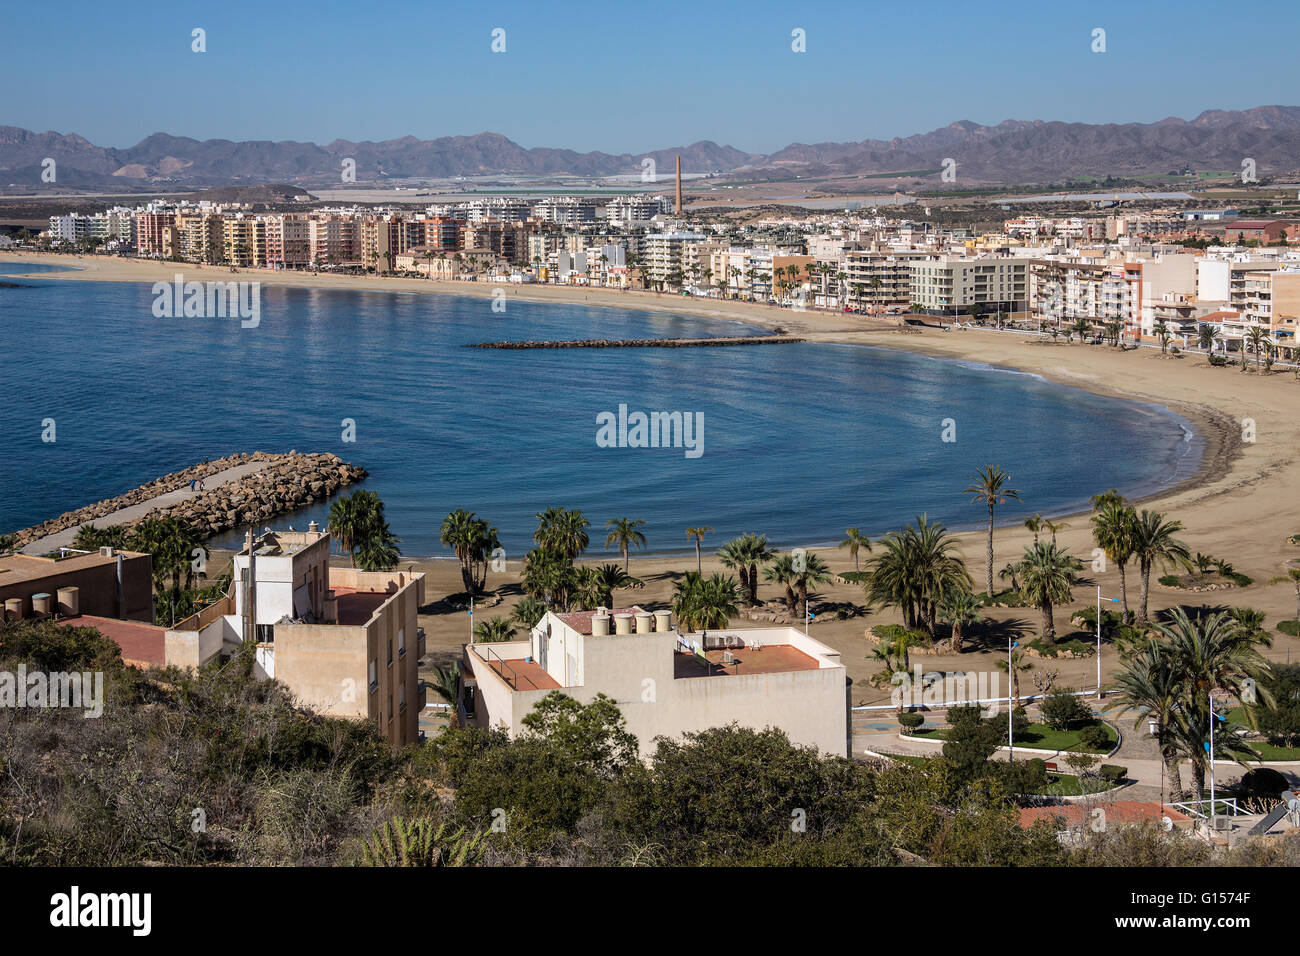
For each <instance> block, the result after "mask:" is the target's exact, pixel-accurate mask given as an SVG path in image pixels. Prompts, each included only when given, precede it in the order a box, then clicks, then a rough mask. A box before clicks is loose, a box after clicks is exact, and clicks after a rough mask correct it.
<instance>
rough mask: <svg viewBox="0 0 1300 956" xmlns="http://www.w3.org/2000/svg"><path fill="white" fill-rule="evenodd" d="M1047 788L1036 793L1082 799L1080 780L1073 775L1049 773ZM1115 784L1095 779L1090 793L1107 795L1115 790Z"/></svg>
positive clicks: (1091, 784) (1090, 787)
mask: <svg viewBox="0 0 1300 956" xmlns="http://www.w3.org/2000/svg"><path fill="white" fill-rule="evenodd" d="M1047 781H1048V782H1047V786H1046V787H1043V788H1042V789H1041V790H1038V791H1036V793H1038V794H1039V795H1041V796H1045V797H1081V796H1083V792H1084V791H1083V788H1082V787H1080V786H1079V778H1078V777H1077V776H1075V775H1074V774H1072V773H1049V774H1048V775H1047ZM1114 789H1115V784H1113V783H1110V782H1109V781H1107V780H1103V779H1102V778H1101V777H1094V778H1092V781H1091V782H1090V784H1089V790H1088V793H1105V792H1106V791H1107V790H1114Z"/></svg>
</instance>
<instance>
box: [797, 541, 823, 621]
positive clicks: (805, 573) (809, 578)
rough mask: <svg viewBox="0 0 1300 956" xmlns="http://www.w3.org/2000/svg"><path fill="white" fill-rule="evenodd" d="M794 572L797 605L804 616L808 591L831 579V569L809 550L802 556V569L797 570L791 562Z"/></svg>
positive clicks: (806, 611)
mask: <svg viewBox="0 0 1300 956" xmlns="http://www.w3.org/2000/svg"><path fill="white" fill-rule="evenodd" d="M791 570H792V571H793V572H794V580H793V582H792V583H793V584H794V589H795V591H796V592H797V593H798V595H799V607H800V608H801V609H802V613H803V616H804V617H807V616H808V592H809V590H812V589H815V588H816V587H817V586H818V585H822V584H825V583H826V582H827V581H829V580H830V579H831V569H830V568H829V567H827V565H826V562H825V561H823V560H822V559H821V558H819V557H818V556H817V555H816V554H813V553H812V552H809V553H808V554H806V555H805V556H804V560H803V569H802V570H799V569H797V568H795V567H794V566H793V562H791Z"/></svg>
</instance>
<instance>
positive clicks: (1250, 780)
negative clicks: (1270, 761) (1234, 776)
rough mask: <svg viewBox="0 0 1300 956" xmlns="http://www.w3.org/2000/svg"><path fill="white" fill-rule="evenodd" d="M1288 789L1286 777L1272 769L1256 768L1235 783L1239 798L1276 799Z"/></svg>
mask: <svg viewBox="0 0 1300 956" xmlns="http://www.w3.org/2000/svg"><path fill="white" fill-rule="evenodd" d="M1290 789H1291V785H1290V784H1289V783H1288V782H1287V779H1286V777H1284V776H1282V774H1281V773H1279V772H1278V771H1276V770H1274V769H1273V768H1272V767H1256V768H1255V769H1254V770H1249V771H1247V772H1246V774H1245V776H1243V777H1242V778H1241V780H1239V781H1238V782H1237V796H1239V797H1264V798H1268V797H1278V796H1281V794H1282V791H1283V790H1290Z"/></svg>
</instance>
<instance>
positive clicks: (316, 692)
mask: <svg viewBox="0 0 1300 956" xmlns="http://www.w3.org/2000/svg"><path fill="white" fill-rule="evenodd" d="M314 524H315V523H314V522H313V526H312V527H311V528H310V529H309V530H308V531H305V532H303V531H298V532H295V531H278V532H277V531H266V532H264V533H263V534H261V535H259V536H258V537H256V538H253V537H252V535H251V533H250V535H249V536H248V538H247V539H246V541H245V544H244V547H243V548H242V549H241V551H240V552H239V553H238V554H237V555H235V558H234V568H235V579H234V581H233V582H232V585H231V593H230V594H228V595H227V596H226V597H225V598H223V599H222V600H221V601H219V602H217V603H216V604H214V605H212V606H210V607H208V608H205V609H204V610H203V611H201V612H199V613H198V614H196V615H194V616H193V617H191V618H189V619H188V620H186V621H183V622H181V623H180V624H178V625H176V626H175V627H174V628H171V629H169V630H168V631H167V632H166V641H167V645H166V659H167V662H168V663H169V664H172V663H174V664H177V665H178V666H183V667H184V666H188V667H198V666H201V665H203V664H205V663H207V662H208V661H210V660H213V659H215V658H217V657H219V656H223V655H228V654H231V653H233V652H235V651H236V650H238V649H239V647H240V646H241V645H242V644H244V643H246V642H250V641H251V642H254V643H255V644H256V651H255V653H256V661H257V665H256V673H258V674H259V675H260V676H262V677H266V678H274V679H276V680H278V681H281V682H282V683H284V684H285V685H286V686H287V687H288V688H289V690H291V691H292V692H293V694H294V696H295V697H296V698H297V699H298V700H299V701H300V702H301V703H302V704H304V705H305V706H308V707H311V708H312V709H313V710H317V711H319V712H321V713H323V714H329V715H331V716H336V717H351V718H355V719H359V720H367V721H370V722H371V723H373V724H374V725H375V726H376V727H377V728H378V730H379V732H380V734H382V735H383V736H384V737H385V739H387V740H388V741H389V743H391V744H392V745H393V746H395V747H400V746H403V745H405V744H409V743H414V742H415V741H417V740H418V739H419V726H418V722H419V713H420V711H421V710H422V709H423V707H424V704H425V692H424V690H423V688H422V685H421V684H420V681H419V677H418V662H419V658H420V657H421V656H422V655H423V654H424V635H423V633H422V632H421V630H420V627H419V620H418V612H419V608H420V605H421V604H423V603H424V575H423V574H422V573H418V572H417V573H409V572H401V571H392V572H389V571H374V572H370V571H359V570H357V569H355V568H332V567H330V565H329V532H328V531H319V530H316V528H315V527H314Z"/></svg>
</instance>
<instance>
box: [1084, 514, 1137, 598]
mask: <svg viewBox="0 0 1300 956" xmlns="http://www.w3.org/2000/svg"><path fill="white" fill-rule="evenodd" d="M1122 502H1123V499H1122V498H1121V499H1120V500H1119V501H1118V502H1117V501H1114V500H1107V501H1106V503H1105V504H1103V505H1102V506H1101V507H1100V508H1099V509H1098V512H1097V514H1096V515H1094V516H1093V519H1092V536H1093V540H1095V541H1096V542H1097V547H1099V548H1101V549H1102V551H1104V552H1105V554H1106V558H1107V559H1108V560H1110V561H1113V562H1114V563H1115V567H1116V568H1118V569H1119V600H1120V609H1121V611H1122V612H1123V613H1122V620H1124V621H1127V620H1128V575H1127V568H1128V563H1129V561H1130V560H1132V558H1133V523H1134V522H1135V521H1136V520H1137V514H1136V513H1135V512H1134V511H1133V508H1132V507H1131V506H1129V505H1126V504H1123V503H1122Z"/></svg>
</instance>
